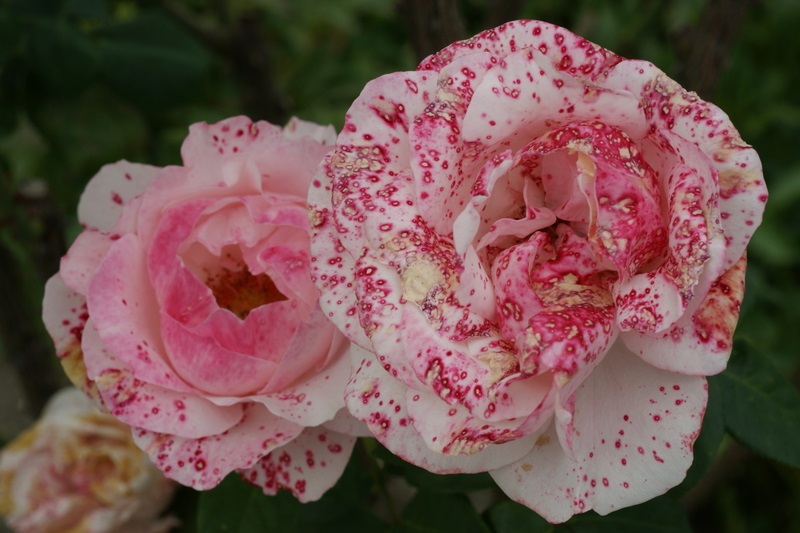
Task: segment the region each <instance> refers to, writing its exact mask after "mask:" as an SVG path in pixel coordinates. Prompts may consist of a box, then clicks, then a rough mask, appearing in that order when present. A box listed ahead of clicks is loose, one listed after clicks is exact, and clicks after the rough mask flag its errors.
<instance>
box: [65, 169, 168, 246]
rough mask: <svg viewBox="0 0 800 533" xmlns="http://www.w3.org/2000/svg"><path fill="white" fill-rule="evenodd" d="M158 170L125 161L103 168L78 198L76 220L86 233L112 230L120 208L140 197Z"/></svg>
mask: <svg viewBox="0 0 800 533" xmlns="http://www.w3.org/2000/svg"><path fill="white" fill-rule="evenodd" d="M160 170H161V169H160V168H158V167H154V166H150V165H141V164H138V163H130V162H128V161H124V160H123V161H118V162H116V163H111V164H109V165H105V166H104V167H103V168H101V169H100V171H99V172H98V173H97V174H95V176H94V177H93V178H92V179H91V180H89V183H88V184H87V185H86V189H85V190H84V191H83V194H82V195H81V199H80V202H78V220H79V221H80V222H81V224H83V226H84V227H85V228H86V229H94V230H99V231H109V230H111V228H112V227H114V224H115V223H116V222H117V219H118V218H119V216H120V214H121V213H122V209H123V206H124V205H125V204H127V203H128V202H129V201H130V200H131V199H132V198H133V197H134V196H137V195H139V194H141V193H142V191H144V189H145V187H146V186H147V184H148V183H150V182H151V181H152V179H153V178H154V177H155V176H156V174H157V173H158V172H159V171H160Z"/></svg>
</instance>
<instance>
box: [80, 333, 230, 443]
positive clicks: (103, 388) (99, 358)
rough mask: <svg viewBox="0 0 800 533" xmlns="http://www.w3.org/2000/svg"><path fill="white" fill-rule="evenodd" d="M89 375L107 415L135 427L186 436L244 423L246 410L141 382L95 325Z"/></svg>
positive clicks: (87, 355)
mask: <svg viewBox="0 0 800 533" xmlns="http://www.w3.org/2000/svg"><path fill="white" fill-rule="evenodd" d="M83 353H84V360H85V362H86V371H87V376H88V377H89V378H91V379H92V380H93V381H94V383H95V385H96V387H97V389H98V391H99V394H100V396H101V398H102V402H103V404H104V405H105V406H106V408H107V409H108V411H109V412H110V413H111V414H112V415H114V416H115V417H117V418H118V419H120V420H122V421H123V422H125V423H126V424H128V425H130V426H133V427H141V428H144V429H148V430H150V431H157V432H168V433H170V434H173V435H176V436H179V437H185V438H200V437H205V436H208V435H216V434H219V433H222V432H224V431H226V430H228V429H230V428H231V427H233V426H234V425H235V424H237V423H239V422H240V420H241V419H242V406H241V405H236V406H231V407H218V406H216V405H214V404H212V403H210V402H209V401H208V400H206V399H204V398H202V397H201V396H198V395H197V394H192V393H180V392H175V391H173V390H170V389H167V388H164V387H159V386H157V385H151V384H149V383H146V382H144V381H141V380H140V379H138V377H137V376H136V375H135V374H134V373H133V372H132V371H131V368H130V366H128V365H126V364H125V363H124V362H122V361H120V360H119V359H118V358H116V357H115V356H114V354H113V353H112V352H111V351H110V350H109V349H108V347H107V346H105V344H104V343H103V341H102V339H101V338H100V335H99V334H98V333H97V330H96V328H95V327H94V324H93V319H90V320H89V322H88V323H87V328H86V329H85V332H84V338H83Z"/></svg>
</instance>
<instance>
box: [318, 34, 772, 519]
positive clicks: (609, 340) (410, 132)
mask: <svg viewBox="0 0 800 533" xmlns="http://www.w3.org/2000/svg"><path fill="white" fill-rule="evenodd" d="M766 199H767V195H766V189H765V186H764V181H763V178H762V173H761V167H760V163H759V159H758V156H757V155H756V153H755V152H754V151H753V149H752V148H751V147H749V146H748V145H747V144H745V143H744V142H743V141H742V140H741V138H740V137H739V134H738V133H737V131H736V129H735V128H734V127H733V125H732V124H731V123H730V121H729V119H728V117H727V116H726V115H725V114H724V113H723V112H722V111H721V110H720V109H718V108H717V107H715V106H713V105H712V104H709V103H707V102H703V101H702V100H700V99H699V98H698V97H697V96H696V95H695V94H694V93H690V92H687V91H685V90H684V89H683V88H681V87H680V86H679V85H678V84H677V83H675V82H674V81H672V80H671V79H669V78H668V77H667V76H666V75H664V73H663V72H661V71H660V70H658V69H657V68H656V67H654V66H653V65H652V64H650V63H647V62H645V61H635V60H626V59H624V58H622V57H619V56H617V55H615V54H614V53H612V52H610V51H608V50H605V49H603V48H601V47H599V46H597V45H594V44H592V43H590V42H588V41H586V40H584V39H582V38H580V37H578V36H576V35H573V34H572V33H570V32H569V31H567V30H565V29H563V28H559V27H556V26H552V25H550V24H546V23H543V22H536V21H519V22H512V23H509V24H506V25H504V26H501V27H499V28H497V29H494V30H490V31H487V32H484V33H482V34H480V35H478V36H476V37H474V38H473V39H470V40H468V41H463V42H458V43H455V44H453V45H451V46H449V47H448V48H446V49H444V50H442V51H441V52H439V53H437V54H435V55H432V56H430V57H429V58H427V59H426V60H425V61H423V63H422V64H421V65H420V67H419V69H418V70H417V71H415V72H398V73H394V74H389V75H387V76H384V77H381V78H379V79H376V80H374V81H372V82H371V83H369V84H368V85H367V86H366V88H365V89H364V91H363V92H362V94H361V96H360V97H359V98H358V99H357V100H356V101H355V103H354V104H353V106H352V107H351V108H350V111H349V113H348V115H347V119H346V123H345V126H344V129H343V131H342V133H341V134H340V135H339V138H338V140H337V144H336V148H335V151H334V152H333V153H332V154H331V155H329V156H327V157H326V159H325V163H324V165H323V166H322V167H321V171H320V172H318V173H317V174H316V176H315V179H314V181H313V182H312V188H311V191H310V196H309V203H310V208H311V220H312V226H313V239H312V252H313V255H314V262H313V263H312V264H313V269H312V275H313V276H314V279H315V282H316V284H317V286H318V287H319V288H320V290H321V291H322V297H321V302H322V307H323V309H324V310H325V312H326V313H327V314H328V316H329V317H330V318H331V319H332V320H333V321H334V322H335V323H336V324H337V325H338V326H339V327H340V328H341V329H342V331H344V332H345V334H346V335H347V336H348V337H349V338H350V339H352V340H353V341H354V342H355V343H357V344H358V345H359V346H360V348H358V349H354V350H353V351H352V355H353V364H354V375H353V377H352V379H351V381H350V383H349V385H348V389H347V406H348V408H349V410H350V411H351V412H352V413H353V414H354V415H355V416H356V417H357V418H359V419H361V420H363V421H364V422H366V423H367V424H368V425H369V427H370V429H371V431H372V432H373V433H374V434H375V436H376V437H377V438H378V439H379V440H380V441H381V442H382V443H383V444H385V445H386V446H387V447H388V448H389V449H390V450H392V451H393V452H395V453H397V454H398V455H400V456H401V457H403V458H405V459H407V460H408V461H410V462H412V463H415V464H417V465H420V466H422V467H424V468H427V469H429V470H431V471H433V472H440V473H447V472H475V471H485V470H489V471H491V473H492V476H493V477H494V479H495V480H496V482H497V483H498V485H499V486H500V487H501V488H502V489H503V490H504V491H505V492H506V493H508V495H509V496H510V497H511V498H513V499H514V500H517V501H520V502H522V503H524V504H525V505H527V506H529V507H531V508H533V509H534V510H536V511H537V512H539V513H540V514H541V515H543V516H544V517H545V518H547V519H548V520H550V521H552V522H560V521H564V520H566V519H567V518H569V517H570V516H571V515H573V514H575V513H580V512H583V511H587V510H589V509H595V510H596V511H597V512H599V513H601V514H606V513H609V512H611V511H613V510H614V509H617V508H620V507H624V506H628V505H633V504H636V503H639V502H642V501H644V500H647V499H649V498H652V497H654V496H656V495H658V494H661V493H663V492H665V491H666V490H667V489H669V488H670V487H672V486H674V485H676V484H678V483H679V482H680V481H681V480H682V479H683V477H684V475H685V472H686V470H687V468H688V466H689V464H690V463H691V460H692V446H693V443H694V441H695V439H696V437H697V435H698V432H699V430H700V426H701V422H702V417H703V413H704V411H705V406H706V400H707V388H706V380H705V378H704V376H706V375H710V374H715V373H717V372H720V371H722V370H723V369H724V368H725V365H726V362H727V359H728V356H729V354H730V351H731V338H732V334H733V329H734V327H735V324H736V321H737V318H738V312H739V304H740V301H741V298H742V291H743V288H744V272H745V259H744V251H745V246H746V245H747V242H748V241H749V239H750V237H751V235H752V233H753V231H754V230H755V228H756V227H757V226H758V224H759V222H760V220H761V214H762V211H763V209H764V204H765V202H766Z"/></svg>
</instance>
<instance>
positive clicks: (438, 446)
mask: <svg viewBox="0 0 800 533" xmlns="http://www.w3.org/2000/svg"><path fill="white" fill-rule="evenodd" d="M550 387H551V377H550V376H549V375H542V376H537V377H534V378H529V379H527V380H524V381H521V380H517V381H515V382H514V383H513V384H511V385H510V386H508V387H506V390H505V391H504V393H505V394H509V395H514V396H515V397H516V398H517V399H518V400H522V399H523V398H524V400H526V402H525V403H526V404H527V405H526V407H527V410H526V413H525V414H528V413H530V412H537V413H538V411H539V410H540V407H542V406H543V405H545V403H546V402H545V400H546V399H547V397H548V393H549V392H550ZM520 403H521V402H520ZM406 410H407V412H408V415H409V417H410V419H411V420H412V423H413V426H414V429H416V430H417V432H418V433H419V436H420V437H421V438H422V439H423V441H424V442H425V444H426V446H427V447H428V449H430V450H431V451H433V452H437V453H441V454H444V455H472V454H475V453H479V452H481V451H482V450H485V449H488V448H490V447H494V446H498V445H500V444H503V443H507V442H513V441H517V440H519V437H521V436H523V435H524V434H525V433H523V432H522V431H520V427H521V426H522V425H523V423H525V422H527V421H528V419H529V418H532V417H530V416H528V417H526V416H520V417H509V418H499V417H494V418H495V419H492V420H489V419H490V418H492V417H491V415H492V413H491V412H486V413H483V414H484V415H488V416H486V417H485V418H484V417H481V416H475V415H473V414H472V413H470V412H469V411H468V410H467V409H465V408H464V407H462V406H461V405H459V404H453V405H449V404H447V403H445V402H444V401H442V399H441V398H439V397H438V396H436V395H434V394H431V393H430V392H427V391H426V392H423V391H416V390H413V389H409V390H408V391H407V392H406ZM498 418H499V419H498ZM542 422H544V420H542ZM536 429H538V427H535V426H534V425H533V424H527V425H526V428H525V432H526V433H527V432H529V431H535V430H536Z"/></svg>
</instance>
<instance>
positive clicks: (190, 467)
mask: <svg viewBox="0 0 800 533" xmlns="http://www.w3.org/2000/svg"><path fill="white" fill-rule="evenodd" d="M246 407H247V408H246V409H245V412H244V418H243V419H242V421H241V422H240V423H239V424H237V425H236V426H234V427H233V428H231V429H230V430H228V431H226V432H225V433H222V434H219V435H213V436H209V437H204V438H200V439H185V438H181V437H176V436H174V435H169V434H163V433H154V432H151V431H147V430H144V429H134V431H133V440H134V442H136V445H137V446H139V447H140V448H141V449H142V450H144V451H145V453H147V455H149V456H150V460H151V461H153V464H155V465H156V466H157V467H158V468H159V469H160V470H161V471H162V472H164V475H166V476H167V477H168V478H170V479H174V480H175V481H177V482H179V483H181V484H182V485H186V486H188V487H192V488H194V489H197V490H207V489H211V488H213V487H215V486H216V485H218V484H219V482H220V481H222V479H223V478H224V477H225V476H226V475H228V474H229V473H230V472H232V471H234V470H240V469H244V468H249V467H251V466H253V465H254V464H255V463H256V462H257V461H258V460H259V459H260V458H261V457H263V456H264V455H266V454H268V453H269V452H271V451H272V450H274V449H275V448H277V447H279V446H282V445H284V444H286V443H287V442H289V441H291V440H292V439H294V438H295V437H297V435H299V434H300V433H301V432H302V430H303V428H302V426H298V425H297V424H294V423H292V422H289V421H287V420H284V419H282V418H279V417H276V416H275V415H273V414H271V413H270V412H269V411H267V409H266V408H264V407H263V406H260V405H256V404H247V406H246Z"/></svg>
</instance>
